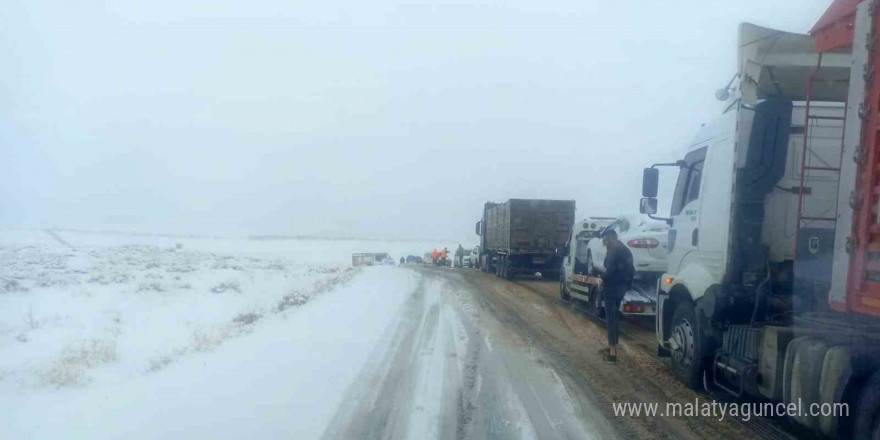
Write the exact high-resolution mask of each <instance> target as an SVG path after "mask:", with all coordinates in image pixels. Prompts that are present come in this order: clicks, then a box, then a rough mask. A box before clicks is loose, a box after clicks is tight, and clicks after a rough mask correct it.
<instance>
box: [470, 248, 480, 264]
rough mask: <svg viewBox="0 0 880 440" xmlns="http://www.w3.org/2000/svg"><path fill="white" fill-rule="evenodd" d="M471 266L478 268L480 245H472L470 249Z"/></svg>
mask: <svg viewBox="0 0 880 440" xmlns="http://www.w3.org/2000/svg"><path fill="white" fill-rule="evenodd" d="M471 267H473V268H479V267H480V247H479V246H474V248H473V249H471Z"/></svg>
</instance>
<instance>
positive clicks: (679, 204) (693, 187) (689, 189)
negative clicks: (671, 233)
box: [671, 147, 709, 216]
mask: <svg viewBox="0 0 880 440" xmlns="http://www.w3.org/2000/svg"><path fill="white" fill-rule="evenodd" d="M708 149H709V147H702V148H700V149H697V150H694V151H691V152H690V153H688V154H687V155H686V156H685V157H684V160H685V162H687V166H686V167H682V168H681V170H680V171H679V173H678V181H677V182H676V184H675V193H674V194H673V196H672V208H671V215H673V216H676V215H679V214H681V210H682V209H683V208H684V206H685V205H687V204H688V203H689V202H691V201H692V200H696V199H697V198H698V197H699V196H700V178H701V177H702V174H703V162H705V160H706V151H707V150H708Z"/></svg>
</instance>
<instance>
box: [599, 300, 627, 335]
mask: <svg viewBox="0 0 880 440" xmlns="http://www.w3.org/2000/svg"><path fill="white" fill-rule="evenodd" d="M603 294H604V295H605V327H606V328H607V330H608V345H617V338H618V331H617V317H618V315H619V313H618V311H619V310H620V302H621V301H623V296H624V295H625V294H626V287H624V286H605V289H604V290H603Z"/></svg>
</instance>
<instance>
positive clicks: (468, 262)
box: [461, 249, 474, 267]
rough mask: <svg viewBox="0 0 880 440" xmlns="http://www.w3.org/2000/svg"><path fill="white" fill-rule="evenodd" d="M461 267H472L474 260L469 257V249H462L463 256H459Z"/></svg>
mask: <svg viewBox="0 0 880 440" xmlns="http://www.w3.org/2000/svg"><path fill="white" fill-rule="evenodd" d="M461 267H474V260H472V259H471V250H470V249H465V250H464V256H463V257H461Z"/></svg>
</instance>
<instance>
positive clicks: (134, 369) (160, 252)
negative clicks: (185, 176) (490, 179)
mask: <svg viewBox="0 0 880 440" xmlns="http://www.w3.org/2000/svg"><path fill="white" fill-rule="evenodd" d="M2 238H7V237H2ZM22 241H23V244H18V243H9V242H6V241H2V242H0V268H2V270H0V394H2V395H10V394H11V395H21V394H22V393H27V392H28V390H29V389H32V388H43V387H48V388H61V387H82V386H86V385H88V384H89V383H91V382H94V381H98V382H108V383H114V382H119V381H124V380H127V379H128V378H131V377H134V376H138V375H142V374H147V373H151V372H155V371H158V370H161V369H162V368H164V367H166V366H167V365H169V364H170V363H172V362H174V361H175V360H176V359H179V358H181V357H184V356H186V355H189V354H191V353H198V352H205V351H210V350H212V349H214V348H215V347H217V346H218V345H220V344H222V343H223V342H224V341H225V340H227V339H229V338H232V337H236V336H241V335H243V334H246V333H247V332H249V331H251V328H252V327H253V326H254V324H255V323H256V322H257V321H259V320H260V319H261V318H263V317H264V316H266V315H267V314H270V313H273V312H276V313H277V312H282V311H284V310H286V309H288V308H290V307H293V306H299V305H301V304H303V303H305V302H306V301H308V300H309V298H310V297H311V296H313V295H316V294H319V293H322V292H325V291H327V290H329V289H330V288H331V287H333V286H334V285H336V284H339V283H342V282H344V281H345V280H347V279H348V278H350V277H351V276H352V275H353V274H354V271H353V270H352V269H350V268H345V269H343V268H339V267H336V266H329V267H322V266H318V265H302V264H293V263H291V262H290V261H287V260H286V259H283V258H254V257H240V256H235V255H223V254H215V253H207V252H201V251H191V250H186V249H182V248H180V247H177V246H175V247H158V246H151V245H134V244H126V245H122V246H109V247H107V246H77V247H73V246H71V245H69V244H66V242H65V241H63V240H57V241H58V242H56V243H52V242H47V243H45V242H44V243H41V242H40V241H39V240H35V239H25V240H22Z"/></svg>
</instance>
